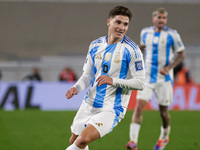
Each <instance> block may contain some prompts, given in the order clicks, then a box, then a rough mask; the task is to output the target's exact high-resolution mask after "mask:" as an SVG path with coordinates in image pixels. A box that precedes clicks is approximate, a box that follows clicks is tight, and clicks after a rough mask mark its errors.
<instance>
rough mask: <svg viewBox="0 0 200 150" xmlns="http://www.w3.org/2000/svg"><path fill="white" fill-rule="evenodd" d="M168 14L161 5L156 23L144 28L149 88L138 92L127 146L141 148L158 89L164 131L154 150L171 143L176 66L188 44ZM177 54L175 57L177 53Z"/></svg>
mask: <svg viewBox="0 0 200 150" xmlns="http://www.w3.org/2000/svg"><path fill="white" fill-rule="evenodd" d="M167 16H168V13H167V11H166V10H165V9H164V8H158V9H157V10H155V11H154V12H153V14H152V22H153V26H151V27H147V28H144V29H142V31H141V39H140V44H141V45H140V49H141V50H142V51H143V53H144V51H145V55H146V56H145V69H146V70H145V72H146V74H145V79H146V87H145V88H144V90H143V91H138V93H137V104H136V108H135V111H134V113H133V116H132V123H131V124H130V142H129V143H128V144H127V145H126V148H127V149H131V150H137V143H138V136H139V131H140V126H141V123H142V119H143V115H142V114H143V111H144V108H145V106H146V105H147V103H148V101H149V100H150V99H151V98H152V95H153V92H155V95H156V100H157V103H158V105H159V111H160V116H161V120H162V126H161V133H160V137H159V139H158V142H157V144H156V145H155V147H154V150H161V149H164V147H165V145H166V144H167V143H168V142H169V134H170V115H169V112H168V106H169V105H170V104H171V102H172V98H173V68H174V67H176V66H177V65H178V64H179V63H180V62H182V60H183V59H184V56H185V53H184V49H185V47H184V45H183V43H182V40H181V38H180V36H179V34H178V33H177V31H176V30H173V29H171V28H168V27H167V26H166V24H167ZM175 52H176V53H177V56H176V57H175V58H174V57H173V56H174V53H175Z"/></svg>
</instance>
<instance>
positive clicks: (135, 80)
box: [113, 46, 145, 90]
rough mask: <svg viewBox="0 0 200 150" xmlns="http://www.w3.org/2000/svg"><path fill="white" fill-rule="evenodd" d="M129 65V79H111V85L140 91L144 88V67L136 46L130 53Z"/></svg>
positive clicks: (139, 51) (141, 56)
mask: <svg viewBox="0 0 200 150" xmlns="http://www.w3.org/2000/svg"><path fill="white" fill-rule="evenodd" d="M130 57H131V60H130V64H129V71H130V74H131V78H130V79H117V78H114V79H113V85H115V86H119V87H121V88H126V89H130V90H142V89H143V88H144V86H145V67H144V60H143V54H142V53H141V50H140V49H139V47H138V46H137V49H136V50H135V51H131V55H130Z"/></svg>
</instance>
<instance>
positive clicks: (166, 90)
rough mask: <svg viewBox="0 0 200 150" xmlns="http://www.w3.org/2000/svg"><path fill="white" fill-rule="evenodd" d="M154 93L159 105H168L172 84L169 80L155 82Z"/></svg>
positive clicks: (170, 98) (170, 101) (170, 99)
mask: <svg viewBox="0 0 200 150" xmlns="http://www.w3.org/2000/svg"><path fill="white" fill-rule="evenodd" d="M155 94H156V97H157V99H156V100H157V103H158V104H159V105H161V106H169V105H170V104H171V103H172V100H173V85H172V83H171V81H168V82H163V83H159V84H157V86H156V88H155Z"/></svg>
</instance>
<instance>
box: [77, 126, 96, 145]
mask: <svg viewBox="0 0 200 150" xmlns="http://www.w3.org/2000/svg"><path fill="white" fill-rule="evenodd" d="M99 138H100V133H99V132H98V130H97V129H96V128H95V127H94V126H93V125H91V124H88V125H87V127H86V128H85V129H84V130H83V131H82V132H81V134H80V135H79V136H78V137H77V139H76V140H75V144H76V146H77V147H79V148H81V149H85V147H86V146H87V145H88V144H90V143H91V142H93V141H95V140H97V139H99Z"/></svg>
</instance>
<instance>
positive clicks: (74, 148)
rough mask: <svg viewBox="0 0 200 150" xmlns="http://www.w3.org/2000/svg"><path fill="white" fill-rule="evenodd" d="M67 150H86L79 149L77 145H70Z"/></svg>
mask: <svg viewBox="0 0 200 150" xmlns="http://www.w3.org/2000/svg"><path fill="white" fill-rule="evenodd" d="M65 150H84V149H81V148H79V147H77V146H76V144H75V143H73V144H72V145H70V146H69V147H67V148H66V149H65ZM86 150H87V149H86Z"/></svg>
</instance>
